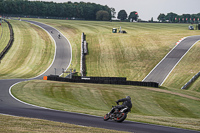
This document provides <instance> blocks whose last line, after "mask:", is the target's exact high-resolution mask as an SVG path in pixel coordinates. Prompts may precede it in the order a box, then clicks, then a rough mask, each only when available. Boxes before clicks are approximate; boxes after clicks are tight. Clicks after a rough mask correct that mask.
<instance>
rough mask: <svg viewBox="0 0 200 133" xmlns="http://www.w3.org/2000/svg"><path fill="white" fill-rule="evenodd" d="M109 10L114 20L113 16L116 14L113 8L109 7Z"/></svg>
mask: <svg viewBox="0 0 200 133" xmlns="http://www.w3.org/2000/svg"><path fill="white" fill-rule="evenodd" d="M110 10H111V18H115V14H116V12H115V8H112V7H111V8H110Z"/></svg>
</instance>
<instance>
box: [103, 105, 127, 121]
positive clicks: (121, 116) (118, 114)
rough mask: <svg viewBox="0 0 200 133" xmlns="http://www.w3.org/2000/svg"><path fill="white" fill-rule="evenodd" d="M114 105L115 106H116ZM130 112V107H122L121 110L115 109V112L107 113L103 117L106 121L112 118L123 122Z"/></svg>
mask: <svg viewBox="0 0 200 133" xmlns="http://www.w3.org/2000/svg"><path fill="white" fill-rule="evenodd" d="M112 107H113V108H114V106H112ZM128 112H129V109H128V107H125V108H122V109H120V110H119V109H115V111H114V112H113V113H111V114H109V113H107V114H106V115H105V116H104V118H103V119H104V121H107V120H109V119H111V120H114V121H117V122H123V121H124V120H125V119H126V117H127V114H128Z"/></svg>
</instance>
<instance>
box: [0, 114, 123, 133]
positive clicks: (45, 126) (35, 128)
mask: <svg viewBox="0 0 200 133" xmlns="http://www.w3.org/2000/svg"><path fill="white" fill-rule="evenodd" d="M0 122H1V124H0V132H3V133H13V132H15V133H27V132H28V133H38V132H40V133H46V132H51V133H75V132H78V133H126V132H122V131H115V130H108V129H101V128H93V127H83V126H78V125H72V124H67V123H60V122H52V121H47V120H40V119H34V118H23V117H16V116H7V115H1V114H0Z"/></svg>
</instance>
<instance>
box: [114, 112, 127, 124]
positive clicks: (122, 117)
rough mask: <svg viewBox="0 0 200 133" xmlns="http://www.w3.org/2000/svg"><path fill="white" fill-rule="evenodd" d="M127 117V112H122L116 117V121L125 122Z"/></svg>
mask: <svg viewBox="0 0 200 133" xmlns="http://www.w3.org/2000/svg"><path fill="white" fill-rule="evenodd" d="M126 117H127V113H120V114H119V115H118V116H117V117H116V118H115V121H117V122H123V121H124V120H125V119H126Z"/></svg>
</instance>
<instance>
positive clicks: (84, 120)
mask: <svg viewBox="0 0 200 133" xmlns="http://www.w3.org/2000/svg"><path fill="white" fill-rule="evenodd" d="M29 22H30V21H29ZM31 23H34V24H37V25H39V26H40V27H42V28H43V29H45V30H46V31H47V32H49V34H50V35H51V36H52V37H53V38H54V40H55V42H56V45H57V48H56V56H55V60H54V62H53V64H52V65H51V67H50V68H49V69H48V70H47V71H46V72H45V73H43V74H42V75H40V76H38V77H36V78H34V79H41V78H42V76H43V75H49V74H52V73H54V72H55V69H54V68H58V69H59V68H62V67H63V68H65V66H68V65H69V64H70V60H71V49H70V46H68V45H70V44H69V42H68V41H67V39H66V38H64V37H63V36H62V37H61V39H58V38H57V34H58V31H57V30H55V29H54V28H52V27H50V26H47V25H44V24H41V23H38V22H31ZM51 30H54V34H51V33H50V31H51ZM66 45H67V46H66ZM57 56H58V57H57ZM66 59H67V60H68V62H67V61H66ZM63 60H64V62H63ZM62 65H64V66H62ZM59 72H60V73H61V72H62V70H61V71H59V70H58V73H59ZM25 80H27V79H9V80H0V113H1V114H7V115H14V116H21V117H29V118H39V119H45V120H51V121H58V122H65V123H71V124H76V125H82V126H90V127H99V128H106V129H113V130H119V131H129V132H135V133H199V132H198V131H193V130H185V129H179V128H172V127H165V126H158V125H151V124H144V123H138V122H131V121H124V122H123V123H117V122H114V121H111V120H109V121H103V117H98V116H91V115H85V114H78V113H71V112H64V111H56V110H51V109H46V108H42V107H37V106H33V105H29V104H26V103H23V102H21V101H18V100H17V99H15V98H14V97H13V96H11V94H10V87H11V86H12V85H14V84H16V83H18V82H22V81H25ZM28 80H32V79H28ZM66 130H67V129H66Z"/></svg>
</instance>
